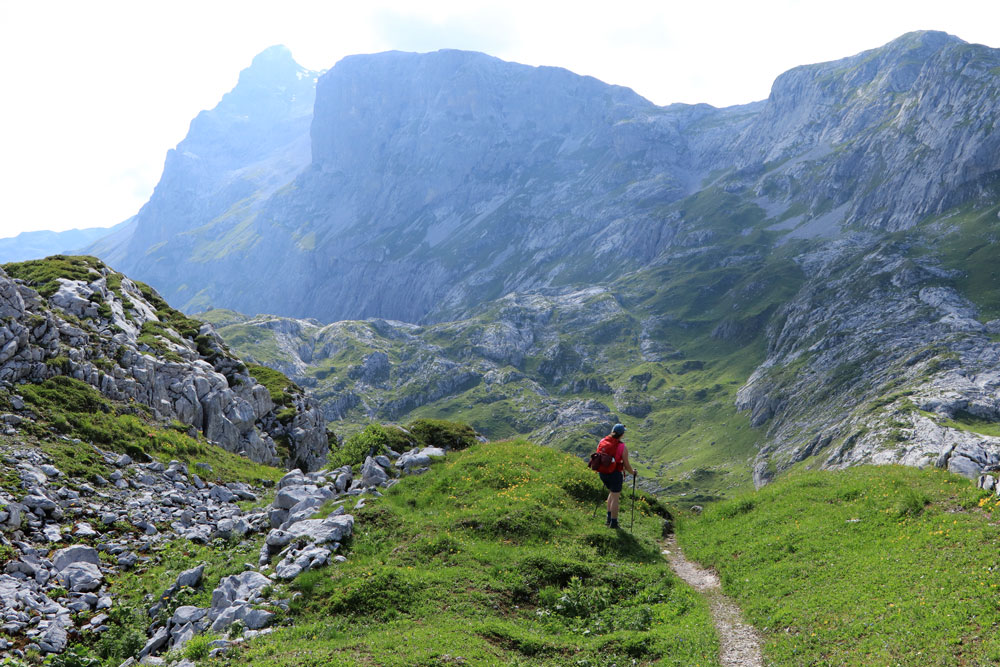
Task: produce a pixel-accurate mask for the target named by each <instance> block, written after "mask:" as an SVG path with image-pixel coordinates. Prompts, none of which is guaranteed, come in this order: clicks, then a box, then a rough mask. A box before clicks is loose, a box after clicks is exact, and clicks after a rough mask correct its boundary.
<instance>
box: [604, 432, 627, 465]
mask: <svg viewBox="0 0 1000 667" xmlns="http://www.w3.org/2000/svg"><path fill="white" fill-rule="evenodd" d="M597 451H599V452H603V453H605V454H610V455H611V456H613V457H615V472H623V471H624V470H625V443H624V442H622V441H621V440H619V439H618V438H616V437H615V436H614V435H609V436H606V437H605V438H604V439H603V440H601V443H600V444H599V445H597Z"/></svg>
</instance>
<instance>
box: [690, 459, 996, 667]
mask: <svg viewBox="0 0 1000 667" xmlns="http://www.w3.org/2000/svg"><path fill="white" fill-rule="evenodd" d="M998 517H1000V503H998V502H997V499H996V498H994V497H991V496H990V495H988V494H985V493H982V492H980V491H977V490H976V489H975V487H974V485H973V484H972V483H971V482H970V481H969V480H967V479H965V478H962V477H958V476H955V475H951V474H949V473H945V472H942V471H938V470H928V471H921V470H917V469H913V468H902V467H894V466H893V467H859V468H852V469H849V470H845V471H841V472H811V473H803V474H796V475H791V476H789V477H787V478H785V479H783V480H781V481H779V482H776V483H775V484H773V485H770V486H767V487H765V488H764V489H762V490H761V491H759V492H756V493H748V494H745V495H741V496H738V497H736V498H734V499H732V500H729V501H726V502H722V503H718V504H716V505H713V506H711V507H709V508H708V509H707V510H706V511H705V513H704V514H703V515H702V516H701V517H699V518H693V519H688V518H686V519H685V520H684V521H683V522H682V524H681V531H680V536H679V537H680V542H681V545H682V546H683V548H684V550H685V552H686V554H687V556H688V557H689V558H692V559H694V560H697V561H699V562H701V563H702V564H704V565H707V566H712V567H714V568H716V569H717V570H718V571H719V573H720V575H721V579H722V583H723V588H724V590H725V591H726V593H728V594H729V595H731V596H733V597H734V598H735V599H736V601H737V603H738V604H740V605H741V606H742V608H743V611H744V614H745V616H746V618H747V620H748V621H749V622H750V623H752V624H753V625H754V626H756V627H757V628H758V629H759V630H760V631H761V632H762V634H763V638H764V653H765V656H766V660H767V662H768V664H774V665H859V666H860V665H897V664H898V665H920V666H924V665H986V664H996V663H997V661H998V660H1000V639H998V638H997V634H996V632H995V630H996V628H997V627H998V626H1000V571H997V568H996V542H997V539H998V538H1000V529H998V526H997V522H996V519H997V518H998Z"/></svg>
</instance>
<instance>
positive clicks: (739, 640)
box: [663, 535, 764, 667]
mask: <svg viewBox="0 0 1000 667" xmlns="http://www.w3.org/2000/svg"><path fill="white" fill-rule="evenodd" d="M663 546H664V549H663V555H664V557H666V559H667V560H668V561H669V562H670V567H671V568H673V570H674V572H676V573H677V576H679V577H680V578H681V579H683V580H684V581H686V582H687V583H688V584H690V585H691V587H692V588H694V589H695V590H696V591H698V592H699V593H701V594H702V595H704V596H705V597H706V598H708V605H709V608H710V609H711V610H712V619H713V620H714V621H715V629H716V631H717V632H718V633H719V644H720V645H721V648H720V656H719V660H720V661H721V662H722V664H723V665H724V667H764V658H763V656H762V654H761V652H760V638H759V637H758V636H757V631H756V630H754V628H753V626H752V625H747V624H746V623H744V622H743V619H742V617H741V615H740V608H739V607H737V606H736V604H735V603H734V602H733V601H732V600H730V599H729V598H727V597H726V596H725V595H723V593H722V587H721V586H720V585H719V577H718V575H716V574H715V572H713V571H711V570H706V569H704V568H701V567H699V566H697V565H695V564H694V563H692V562H691V561H689V560H688V559H687V558H685V557H684V554H683V553H681V549H680V547H679V546H677V539H676V538H675V537H674V536H673V535H671V536H670V537H669V538H668V539H667V540H666V542H664V545H663Z"/></svg>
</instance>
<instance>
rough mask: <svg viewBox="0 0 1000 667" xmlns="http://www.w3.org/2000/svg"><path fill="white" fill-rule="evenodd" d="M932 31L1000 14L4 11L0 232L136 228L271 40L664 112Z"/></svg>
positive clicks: (969, 4) (726, 4)
mask: <svg viewBox="0 0 1000 667" xmlns="http://www.w3.org/2000/svg"><path fill="white" fill-rule="evenodd" d="M362 4H363V5H364V6H363V7H361V6H360V5H362ZM924 29H934V30H944V31H947V32H950V33H952V34H954V35H957V36H959V37H961V38H962V39H964V40H966V41H969V42H977V43H981V44H987V45H990V46H994V47H997V46H1000V2H997V1H996V0H950V1H948V2H942V1H941V0H935V1H925V0H909V1H905V2H904V1H897V0H838V1H837V2H830V1H827V0H753V1H751V0H701V1H700V2H699V1H697V0H684V1H683V2H679V1H676V0H660V1H658V2H655V1H654V2H637V1H632V0H618V1H616V2H592V3H587V2H580V1H579V0H577V1H575V2H558V3H557V2H546V1H545V0H530V1H527V0H504V1H502V2H475V1H474V0H455V1H452V0H421V1H420V2H413V1H412V0H410V1H406V2H401V1H396V2H391V1H388V0H368V1H367V2H364V3H359V2H356V1H354V2H341V1H336V2H334V1H326V2H321V1H318V0H312V1H307V0H283V1H282V2H280V3H279V2H274V1H273V0H266V1H260V0H194V1H192V0H170V1H169V2H167V1H163V0H49V1H46V0H23V1H22V0H0V73H2V79H0V86H2V87H0V90H2V98H0V237H4V236H13V235H15V234H17V233H19V232H21V231H27V230H35V229H52V230H63V229H70V228H74V227H95V226H109V225H113V224H116V223H118V222H121V221H122V220H125V219H126V218H128V217H130V216H132V215H133V214H134V213H135V212H136V211H137V210H138V209H139V207H140V206H142V204H143V203H145V201H146V200H147V199H148V198H149V195H150V194H151V193H152V190H153V187H154V186H155V184H156V181H157V180H158V179H159V176H160V172H161V170H162V167H163V159H164V156H165V154H166V151H167V149H169V148H171V147H173V146H176V145H177V143H178V142H179V141H180V140H181V139H183V137H184V135H185V133H186V132H187V128H188V124H189V122H190V121H191V119H192V118H194V116H195V115H196V114H197V113H198V112H199V111H200V110H202V109H208V108H212V107H214V106H215V104H216V103H217V102H218V100H219V99H220V98H221V97H222V95H223V94H224V93H225V92H227V91H228V90H230V89H231V88H232V87H233V86H234V85H235V83H236V79H237V76H238V74H239V71H240V70H241V69H243V68H245V67H247V66H248V65H249V64H250V61H251V60H252V59H253V56H254V55H256V54H257V53H259V52H260V51H262V50H264V49H265V48H267V47H268V46H271V45H274V44H284V45H286V46H287V47H289V48H290V49H291V51H292V54H293V55H294V56H295V58H296V60H298V62H299V63H300V64H302V65H304V66H306V67H309V68H311V69H328V68H330V67H332V66H333V65H334V63H336V62H337V60H339V59H340V58H342V57H343V56H345V55H350V54H354V53H372V52H377V51H384V50H387V49H401V50H406V51H432V50H436V49H439V48H461V49H471V50H477V51H484V52H486V53H490V54H491V55H495V56H498V57H500V58H503V59H505V60H512V61H516V62H522V63H527V64H531V65H557V66H561V67H565V68H567V69H570V70H572V71H574V72H577V73H579V74H589V75H592V76H595V77H597V78H599V79H601V80H603V81H606V82H608V83H614V84H619V85H625V86H629V87H631V88H633V89H634V90H635V91H636V92H638V93H639V94H641V95H643V96H645V97H647V98H648V99H650V100H652V101H653V102H656V103H657V104H668V103H671V102H690V103H695V102H708V103H710V104H713V105H716V106H727V105H730V104H741V103H745V102H751V101H754V100H759V99H763V98H765V97H767V95H768V92H769V91H770V87H771V83H772V81H773V80H774V78H775V77H776V76H777V75H778V74H780V73H781V72H783V71H785V70H787V69H789V68H791V67H794V66H796V65H801V64H806V63H812V62H820V61H824V60H832V59H836V58H841V57H844V56H848V55H852V54H854V53H857V52H859V51H863V50H865V49H869V48H874V47H877V46H880V45H882V44H884V43H885V42H888V41H890V40H892V39H894V38H896V37H898V36H899V35H901V34H903V33H905V32H909V31H911V30H924Z"/></svg>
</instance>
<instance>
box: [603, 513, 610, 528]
mask: <svg viewBox="0 0 1000 667" xmlns="http://www.w3.org/2000/svg"><path fill="white" fill-rule="evenodd" d="M604 525H605V526H608V527H610V526H611V512H608V518H607V519H606V520H605V521H604Z"/></svg>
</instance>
